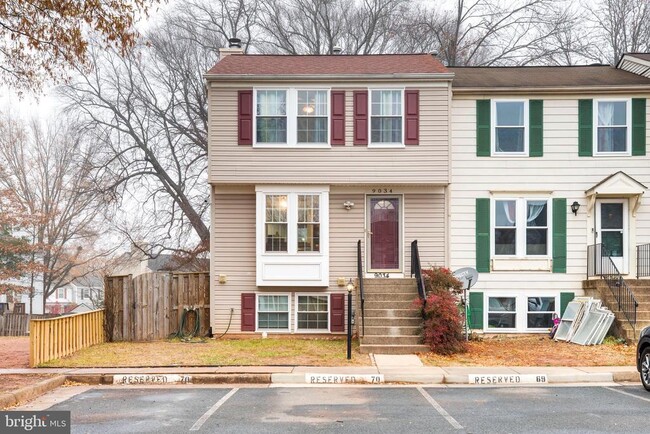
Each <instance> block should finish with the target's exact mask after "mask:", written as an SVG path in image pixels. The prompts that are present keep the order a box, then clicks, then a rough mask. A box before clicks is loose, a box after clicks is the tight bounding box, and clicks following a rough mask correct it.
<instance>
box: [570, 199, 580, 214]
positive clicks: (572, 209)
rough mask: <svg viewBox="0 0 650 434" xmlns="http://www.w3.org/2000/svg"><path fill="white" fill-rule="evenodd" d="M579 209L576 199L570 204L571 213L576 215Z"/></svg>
mask: <svg viewBox="0 0 650 434" xmlns="http://www.w3.org/2000/svg"><path fill="white" fill-rule="evenodd" d="M579 209H580V204H579V203H578V201H577V200H576V201H574V202H573V203H572V204H571V211H573V215H578V210H579Z"/></svg>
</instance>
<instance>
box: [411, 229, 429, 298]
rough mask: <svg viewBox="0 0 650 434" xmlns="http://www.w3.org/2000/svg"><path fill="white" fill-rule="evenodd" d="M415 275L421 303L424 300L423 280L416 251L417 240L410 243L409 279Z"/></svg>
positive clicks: (418, 254)
mask: <svg viewBox="0 0 650 434" xmlns="http://www.w3.org/2000/svg"><path fill="white" fill-rule="evenodd" d="M413 275H415V281H416V282H417V284H418V294H419V295H420V298H421V299H422V302H424V301H425V300H426V295H425V293H424V279H423V278H422V266H421V265H420V251H419V250H418V240H414V241H413V242H412V243H411V277H413Z"/></svg>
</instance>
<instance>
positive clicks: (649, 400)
mask: <svg viewBox="0 0 650 434" xmlns="http://www.w3.org/2000/svg"><path fill="white" fill-rule="evenodd" d="M603 389H607V390H611V391H612V392H618V393H622V394H623V395H627V396H631V397H632V398H636V399H640V400H641V401H648V402H650V398H644V397H642V396H639V395H635V394H634V393H629V392H624V391H622V390H616V389H614V388H613V387H603Z"/></svg>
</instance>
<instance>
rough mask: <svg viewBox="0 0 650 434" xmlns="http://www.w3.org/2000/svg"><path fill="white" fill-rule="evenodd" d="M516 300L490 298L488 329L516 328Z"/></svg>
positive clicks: (512, 298)
mask: <svg viewBox="0 0 650 434" xmlns="http://www.w3.org/2000/svg"><path fill="white" fill-rule="evenodd" d="M515 312H516V299H515V298H514V297H489V298H488V327H489V328H515V326H516V318H517V314H516V313H515Z"/></svg>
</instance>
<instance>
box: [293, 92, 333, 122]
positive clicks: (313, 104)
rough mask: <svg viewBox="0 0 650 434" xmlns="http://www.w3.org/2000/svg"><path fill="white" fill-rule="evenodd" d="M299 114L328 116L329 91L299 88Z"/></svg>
mask: <svg viewBox="0 0 650 434" xmlns="http://www.w3.org/2000/svg"><path fill="white" fill-rule="evenodd" d="M298 116H327V91H324V90H299V91H298Z"/></svg>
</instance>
